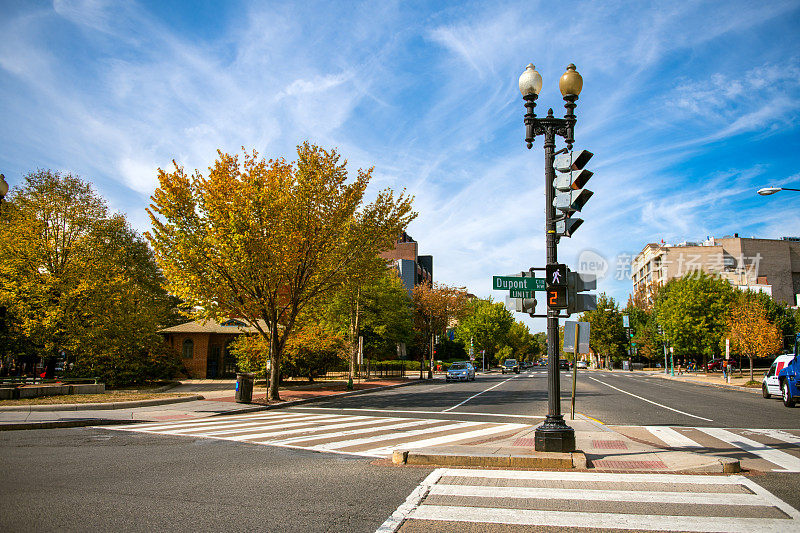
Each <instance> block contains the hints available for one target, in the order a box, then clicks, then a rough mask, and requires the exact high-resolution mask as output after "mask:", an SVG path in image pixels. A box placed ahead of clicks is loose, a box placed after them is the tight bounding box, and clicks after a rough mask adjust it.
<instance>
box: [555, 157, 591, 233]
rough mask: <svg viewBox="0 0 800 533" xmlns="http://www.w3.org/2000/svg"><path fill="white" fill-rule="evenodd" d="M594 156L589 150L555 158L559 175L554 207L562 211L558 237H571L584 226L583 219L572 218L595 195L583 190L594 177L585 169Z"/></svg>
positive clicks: (558, 222)
mask: <svg viewBox="0 0 800 533" xmlns="http://www.w3.org/2000/svg"><path fill="white" fill-rule="evenodd" d="M592 155H593V154H592V153H591V152H590V151H588V150H578V151H577V152H566V153H563V154H559V155H558V156H556V158H555V162H554V163H553V168H554V169H555V170H556V172H557V174H556V178H555V179H554V180H553V187H555V189H556V197H555V199H554V200H553V207H555V208H556V209H558V210H559V211H561V216H560V218H559V219H558V220H556V235H558V236H561V237H571V236H572V234H573V233H575V231H576V230H577V229H578V227H579V226H580V225H581V224H583V220H582V219H580V218H572V215H573V214H574V213H575V212H576V211H580V210H581V209H583V206H584V205H586V202H588V201H589V198H591V197H592V195H593V194H594V193H593V192H592V191H590V190H589V189H584V188H583V186H584V185H586V182H588V181H589V178H591V177H592V172H591V171H589V170H586V169H585V168H584V167H585V166H586V163H587V162H588V161H589V159H591V158H592Z"/></svg>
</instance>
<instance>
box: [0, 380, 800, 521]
mask: <svg viewBox="0 0 800 533" xmlns="http://www.w3.org/2000/svg"><path fill="white" fill-rule="evenodd" d="M561 376H562V380H563V382H562V397H563V398H564V400H565V401H564V402H563V408H564V410H565V411H566V410H567V409H568V402H567V401H566V400H567V399H568V398H569V391H570V381H569V378H570V377H571V374H567V373H566V372H564V373H562V374H561ZM578 379H579V381H578V398H577V400H578V412H580V413H583V414H585V415H588V416H591V417H593V418H596V419H599V420H601V421H602V422H604V423H607V424H626V425H660V424H664V425H674V426H677V425H687V426H701V425H703V426H711V427H750V428H756V427H763V428H788V429H795V428H797V427H798V424H797V423H796V420H797V417H798V416H800V409H787V408H785V407H783V405H782V404H781V403H780V401H778V400H764V399H762V398H761V397H760V395H758V394H753V393H749V392H740V391H729V390H726V389H721V388H715V387H707V386H703V385H695V384H689V383H681V382H676V381H665V380H663V379H661V378H657V377H647V376H645V375H643V374H639V373H627V372H621V371H620V372H582V373H580V374H579V378H578ZM306 407H308V408H310V409H312V410H313V409H321V410H322V409H324V410H325V411H326V412H328V413H330V412H331V410H336V411H337V412H342V413H348V412H350V411H349V410H357V411H353V412H358V413H359V414H369V413H370V412H373V413H375V414H380V415H382V416H399V417H408V416H413V417H415V418H420V417H422V418H428V417H430V418H452V419H458V420H485V421H496V422H503V421H506V422H522V423H530V424H537V423H538V422H539V421H541V420H542V418H543V416H544V414H545V413H546V410H547V378H546V374H544V373H541V374H539V373H536V372H533V373H531V372H523V373H522V374H519V375H505V376H504V375H499V374H489V375H484V376H480V375H479V376H478V379H477V380H476V381H475V382H469V383H449V384H448V383H444V382H441V383H429V384H421V385H415V386H410V387H402V388H398V389H392V390H387V391H381V392H376V393H371V394H365V395H360V396H352V397H349V398H341V399H337V400H329V401H326V402H320V403H314V404H309V405H308V406H306ZM698 417H702V418H698ZM703 418H707V419H708V420H703ZM430 471H431V469H430V468H415V467H404V468H398V467H394V466H391V465H390V464H387V463H386V462H378V463H376V462H372V461H370V460H369V459H365V458H359V457H351V456H346V455H339V454H326V453H317V452H309V451H304V450H297V449H287V448H278V447H272V446H263V445H255V444H248V443H244V442H229V441H219V440H214V439H205V438H191V437H175V436H167V435H156V434H145V433H135V432H116V431H114V432H112V431H107V430H102V429H92V428H74V429H57V430H34V431H7V432H0V479H2V480H3V483H0V531H54V530H59V531H90V530H91V531H94V530H101V529H102V530H125V531H152V530H165V531H190V530H191V531H220V530H245V529H255V530H268V531H375V529H376V528H377V527H378V526H379V525H381V524H382V523H383V521H384V520H386V518H387V517H388V516H390V515H391V513H392V512H393V511H394V510H395V509H397V507H398V505H399V504H400V503H402V502H403V501H404V500H405V498H406V497H407V496H408V495H409V494H410V493H411V491H413V490H414V488H415V487H417V486H418V484H419V483H420V482H421V481H422V479H423V478H425V477H426V476H427V475H428V473H429V472H430ZM750 477H751V479H753V481H755V482H756V483H759V484H761V485H762V486H764V487H765V488H767V489H768V490H769V491H771V492H772V493H774V494H775V495H776V496H778V497H779V498H781V499H783V500H784V501H786V502H787V503H789V504H790V505H792V506H793V507H795V508H800V475H798V474H781V473H763V474H754V475H752V476H750Z"/></svg>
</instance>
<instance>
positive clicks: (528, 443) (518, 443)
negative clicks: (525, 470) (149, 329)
mask: <svg viewBox="0 0 800 533" xmlns="http://www.w3.org/2000/svg"><path fill="white" fill-rule="evenodd" d="M535 445H536V442H535V440H534V439H529V438H525V437H521V438H519V439H517V440H515V441H514V443H513V444H512V446H527V447H531V446H535Z"/></svg>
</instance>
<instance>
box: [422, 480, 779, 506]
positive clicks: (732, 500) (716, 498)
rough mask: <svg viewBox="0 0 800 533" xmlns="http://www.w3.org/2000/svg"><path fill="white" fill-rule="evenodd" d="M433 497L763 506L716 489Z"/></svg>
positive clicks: (506, 490)
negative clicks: (712, 490) (703, 490)
mask: <svg viewBox="0 0 800 533" xmlns="http://www.w3.org/2000/svg"><path fill="white" fill-rule="evenodd" d="M429 494H431V495H432V496H466V497H470V498H517V499H523V498H524V499H528V498H530V499H534V500H555V499H560V500H590V501H614V502H632V503H680V504H693V503H698V502H702V503H703V504H705V505H709V504H711V505H763V504H764V503H765V502H764V499H763V498H762V497H761V496H759V495H757V494H736V496H735V497H732V496H731V494H730V493H725V492H722V493H713V492H666V491H638V492H636V491H629V490H608V489H580V490H576V489H574V488H569V489H560V488H554V487H502V486H472V485H446V484H441V485H435V486H434V487H433V488H432V489H431V491H430V493H429Z"/></svg>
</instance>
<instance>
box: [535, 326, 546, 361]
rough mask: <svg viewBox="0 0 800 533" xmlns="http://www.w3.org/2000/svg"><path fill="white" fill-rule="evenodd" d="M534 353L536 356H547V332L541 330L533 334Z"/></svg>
mask: <svg viewBox="0 0 800 533" xmlns="http://www.w3.org/2000/svg"><path fill="white" fill-rule="evenodd" d="M532 349H533V355H534V357H536V358H541V357H546V356H547V333H546V332H544V331H539V332H537V333H534V334H533V344H532Z"/></svg>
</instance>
